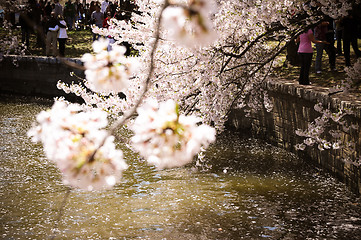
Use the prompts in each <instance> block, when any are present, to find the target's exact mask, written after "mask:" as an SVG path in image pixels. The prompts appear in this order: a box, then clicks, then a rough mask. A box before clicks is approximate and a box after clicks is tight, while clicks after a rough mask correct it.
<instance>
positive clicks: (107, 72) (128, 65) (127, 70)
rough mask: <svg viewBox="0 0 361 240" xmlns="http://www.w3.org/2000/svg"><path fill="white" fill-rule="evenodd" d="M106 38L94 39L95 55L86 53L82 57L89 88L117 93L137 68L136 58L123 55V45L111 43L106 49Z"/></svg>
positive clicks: (124, 86) (105, 92)
mask: <svg viewBox="0 0 361 240" xmlns="http://www.w3.org/2000/svg"><path fill="white" fill-rule="evenodd" d="M107 46H108V40H104V39H103V40H99V41H94V43H93V49H94V52H95V53H96V54H95V55H93V54H90V53H86V54H84V55H83V57H82V61H83V62H84V67H85V68H86V70H85V76H86V79H87V80H88V82H89V88H90V89H91V90H93V91H95V92H101V93H104V94H107V93H118V92H121V91H122V90H124V89H125V88H126V87H127V86H128V80H129V78H130V77H131V76H132V75H133V73H134V72H135V70H136V68H137V60H136V59H135V58H132V57H126V56H124V53H125V51H126V48H125V47H124V46H119V45H113V46H112V50H111V51H107Z"/></svg>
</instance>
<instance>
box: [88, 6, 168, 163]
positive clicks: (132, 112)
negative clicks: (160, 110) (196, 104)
mask: <svg viewBox="0 0 361 240" xmlns="http://www.w3.org/2000/svg"><path fill="white" fill-rule="evenodd" d="M168 6H169V1H168V0H166V1H164V5H163V7H162V9H161V11H160V13H159V16H158V20H157V24H156V26H157V27H156V29H155V40H154V43H153V46H152V51H151V53H150V66H149V71H148V75H147V78H146V80H145V82H144V86H143V87H144V89H143V92H142V94H141V95H140V97H139V99H138V101H137V102H136V104H135V105H134V106H133V108H132V109H131V110H130V111H129V112H128V113H127V114H125V115H124V116H123V117H122V118H120V119H118V120H117V121H115V122H114V123H113V124H112V126H111V127H110V129H109V131H108V134H107V136H105V138H104V139H103V141H102V142H101V143H100V145H99V147H98V148H97V149H95V150H94V152H93V153H92V155H91V156H90V157H89V160H88V162H92V161H93V160H94V157H95V154H96V153H97V152H98V150H99V149H100V148H101V147H102V146H103V145H104V143H105V141H106V139H107V138H108V137H109V136H110V135H112V134H114V132H115V131H116V129H118V127H119V126H122V125H124V123H125V122H126V121H127V120H128V119H130V118H131V117H132V116H134V115H135V113H136V111H137V108H138V107H139V105H140V103H141V102H142V100H143V98H144V96H145V94H146V93H147V91H148V88H149V85H150V80H151V79H152V76H153V72H154V54H155V51H156V49H157V46H158V42H159V36H160V25H161V21H162V14H163V11H164V9H166V8H167V7H168Z"/></svg>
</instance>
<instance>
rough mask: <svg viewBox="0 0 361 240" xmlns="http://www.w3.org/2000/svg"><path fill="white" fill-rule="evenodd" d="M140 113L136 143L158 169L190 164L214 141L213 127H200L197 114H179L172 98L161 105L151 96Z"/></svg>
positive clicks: (137, 121)
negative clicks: (202, 148)
mask: <svg viewBox="0 0 361 240" xmlns="http://www.w3.org/2000/svg"><path fill="white" fill-rule="evenodd" d="M138 114H139V115H138V117H137V119H136V120H135V122H134V124H133V126H132V130H133V132H134V137H133V138H132V142H133V146H134V148H135V149H136V150H138V151H139V153H140V154H141V155H142V156H143V157H145V158H146V159H147V161H148V163H149V164H152V165H155V166H156V167H157V168H159V169H163V168H171V167H179V166H183V165H185V164H187V163H190V162H191V161H192V160H193V157H194V155H195V154H197V153H198V152H199V151H200V149H201V147H202V146H204V147H207V146H208V144H209V143H211V142H213V141H214V140H215V130H214V129H213V128H211V127H209V126H207V125H199V126H198V123H199V122H200V120H199V119H198V118H196V117H193V116H183V115H180V114H179V110H178V105H177V104H176V103H175V102H174V101H173V100H168V101H166V102H162V103H159V104H158V102H157V101H156V100H153V99H148V100H147V101H146V103H145V104H144V106H143V107H141V108H139V109H138Z"/></svg>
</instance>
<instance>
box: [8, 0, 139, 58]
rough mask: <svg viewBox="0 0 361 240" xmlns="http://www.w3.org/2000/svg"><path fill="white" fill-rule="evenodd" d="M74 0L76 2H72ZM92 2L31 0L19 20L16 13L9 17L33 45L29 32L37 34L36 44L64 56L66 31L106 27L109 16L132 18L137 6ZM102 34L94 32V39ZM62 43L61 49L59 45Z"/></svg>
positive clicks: (124, 1)
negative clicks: (63, 2) (92, 26)
mask: <svg viewBox="0 0 361 240" xmlns="http://www.w3.org/2000/svg"><path fill="white" fill-rule="evenodd" d="M72 1H74V2H72ZM80 1H82V2H84V3H82V2H80ZM113 1H114V2H112V1H110V0H102V2H99V1H91V2H90V4H89V3H86V1H83V0H66V2H65V4H64V5H62V4H61V3H60V2H59V0H49V1H47V0H28V2H27V4H26V5H25V6H21V8H20V9H19V12H18V14H19V19H18V22H16V20H15V19H16V16H15V13H9V16H8V19H7V20H9V21H10V22H11V23H12V24H13V25H14V26H16V25H19V26H20V27H21V35H22V42H23V43H24V44H25V45H26V46H27V48H29V47H30V41H29V39H30V34H31V33H35V34H36V36H37V37H36V47H41V48H43V49H44V52H45V53H46V55H48V56H51V55H52V56H62V57H64V56H65V44H66V39H67V38H68V34H67V30H81V29H91V25H93V24H95V25H96V26H98V27H100V28H103V27H107V25H108V24H107V21H108V20H109V19H110V18H113V17H114V18H117V19H118V20H129V19H130V18H131V14H132V12H133V11H136V5H135V3H134V1H133V0H113ZM98 37H99V36H97V35H95V34H94V35H93V40H95V39H97V38H98ZM57 45H59V48H58V47H57Z"/></svg>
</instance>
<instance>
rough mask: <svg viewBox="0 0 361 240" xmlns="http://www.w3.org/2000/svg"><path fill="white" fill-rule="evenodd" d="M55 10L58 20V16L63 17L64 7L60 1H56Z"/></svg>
mask: <svg viewBox="0 0 361 240" xmlns="http://www.w3.org/2000/svg"><path fill="white" fill-rule="evenodd" d="M54 3H55V4H54V9H53V12H55V16H56V18H57V17H58V16H63V7H62V6H61V4H60V3H59V0H54Z"/></svg>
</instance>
